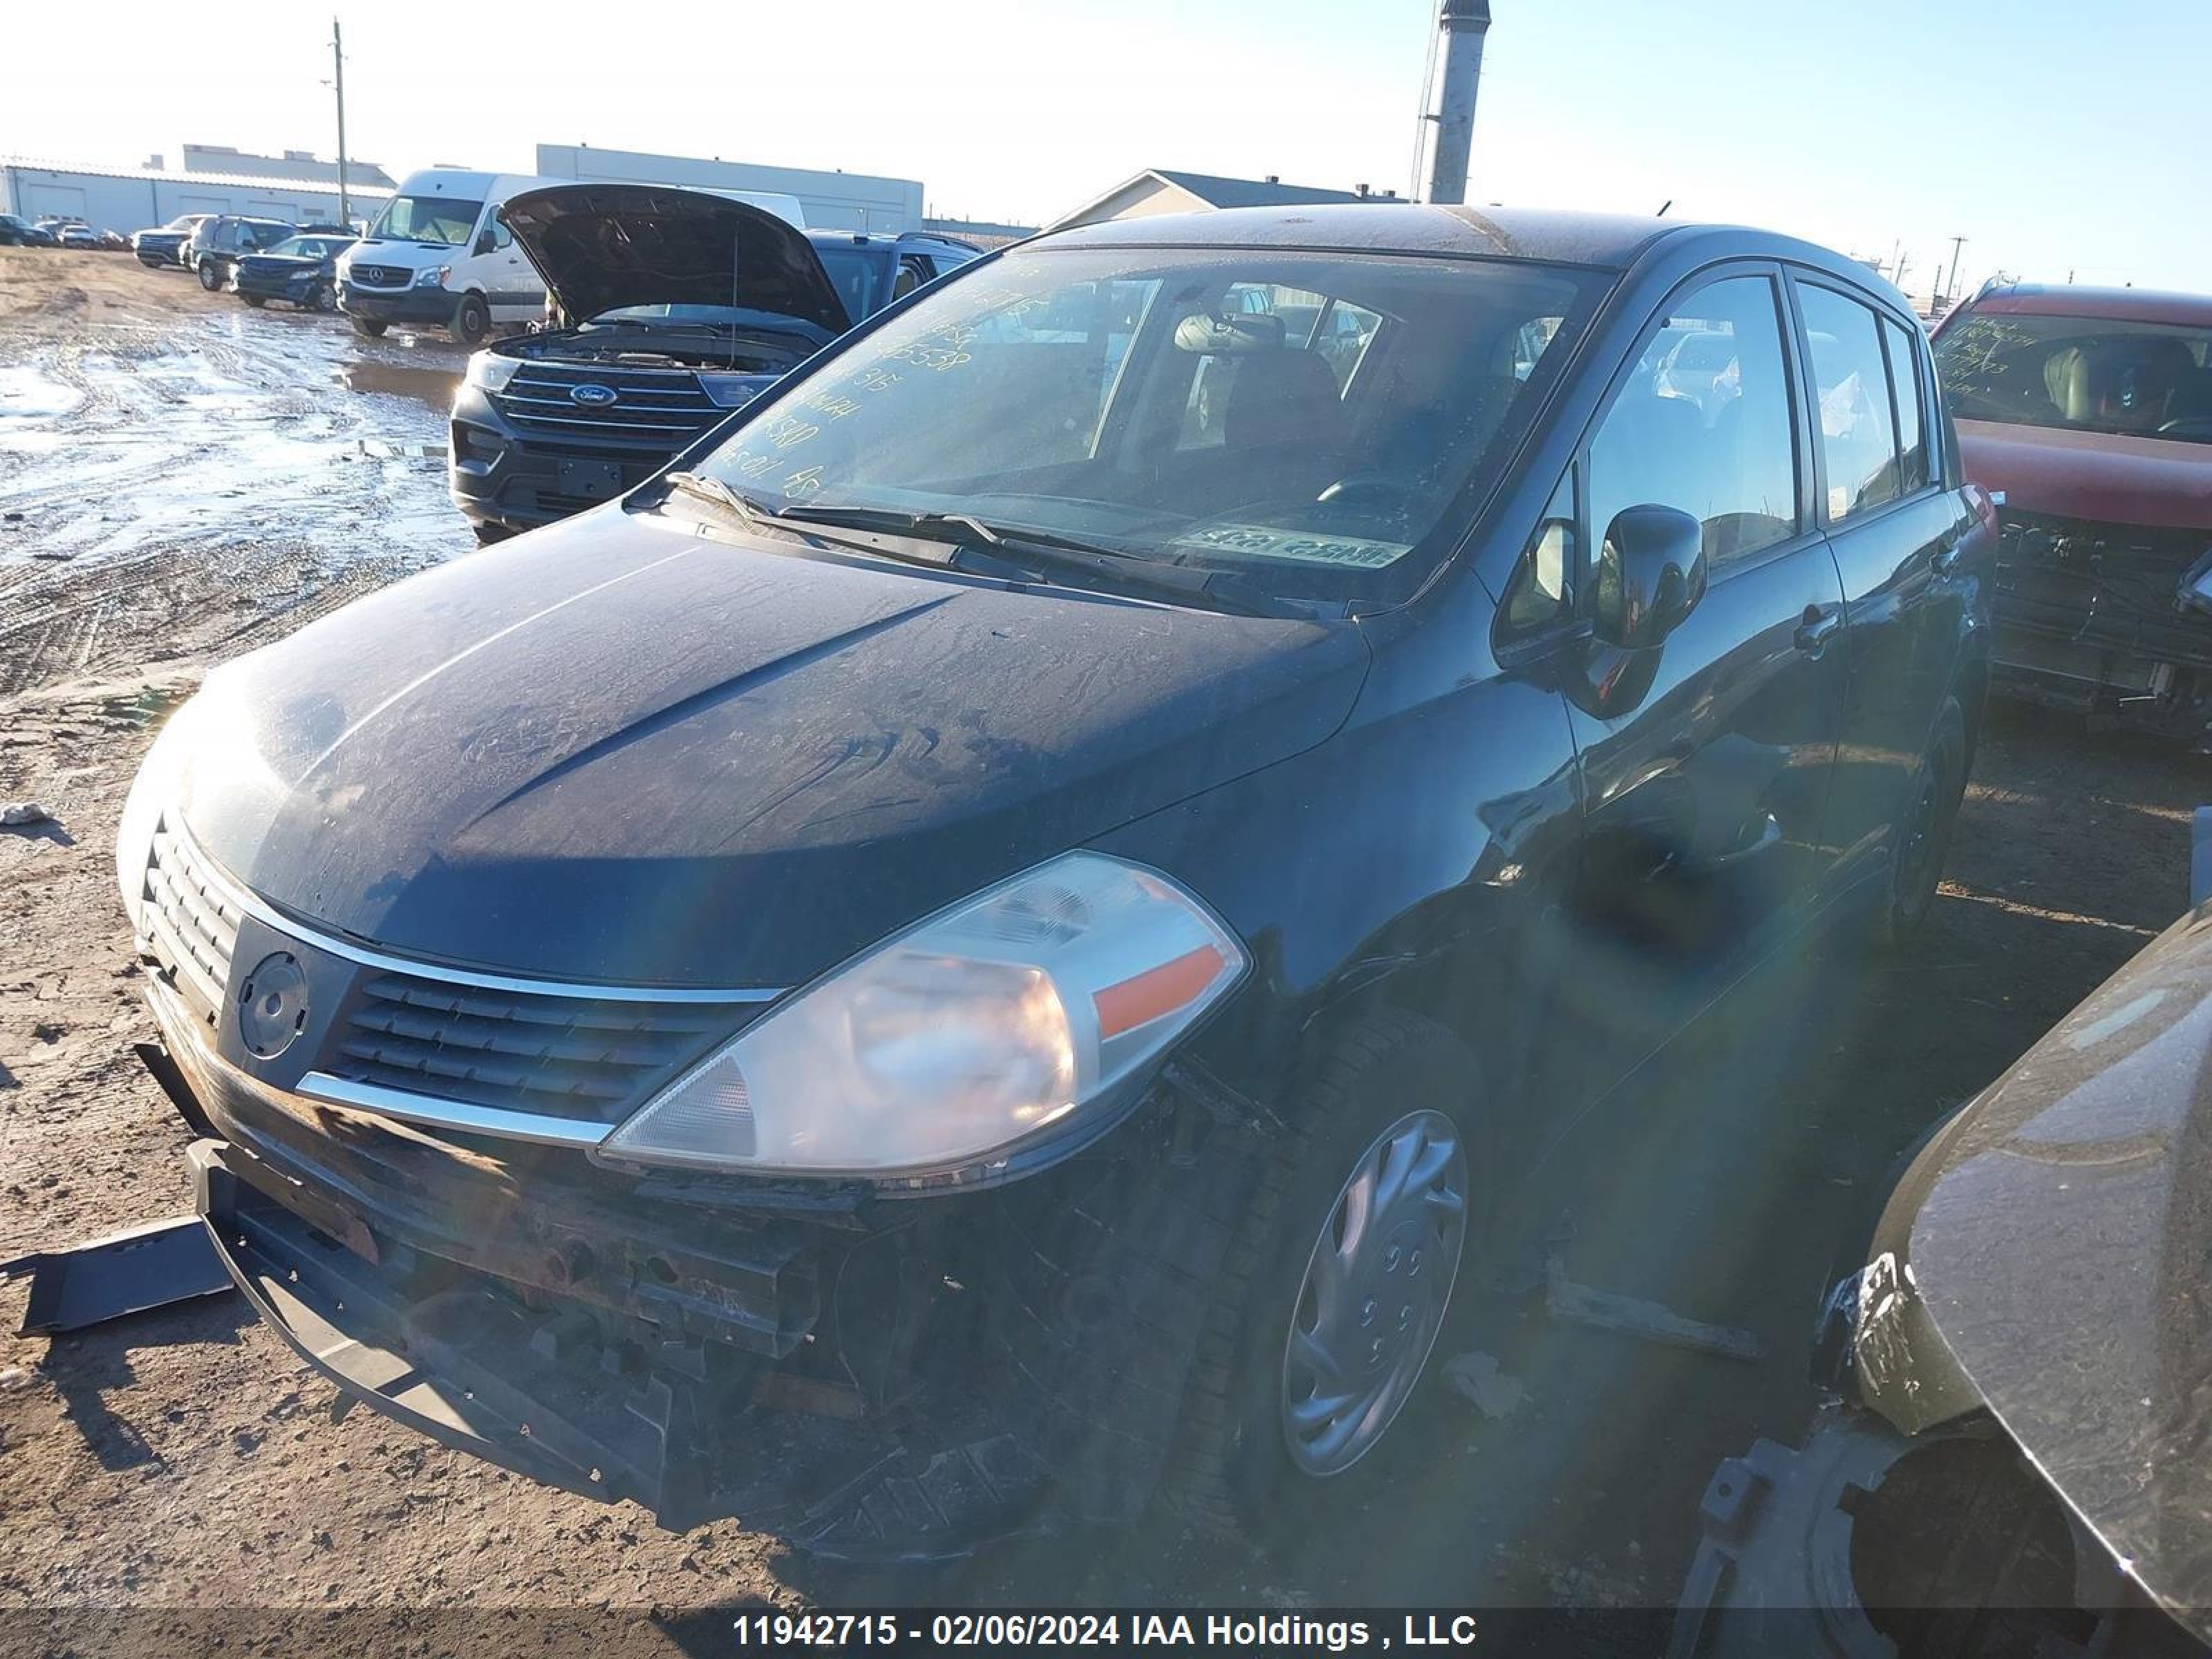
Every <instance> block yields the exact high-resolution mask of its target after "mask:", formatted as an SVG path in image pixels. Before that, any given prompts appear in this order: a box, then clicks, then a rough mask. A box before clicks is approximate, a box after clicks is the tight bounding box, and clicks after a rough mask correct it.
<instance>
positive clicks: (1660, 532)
mask: <svg viewBox="0 0 2212 1659" xmlns="http://www.w3.org/2000/svg"><path fill="white" fill-rule="evenodd" d="M1595 592H1596V600H1597V604H1596V614H1595V618H1594V624H1595V632H1596V634H1597V636H1598V638H1599V639H1601V640H1602V641H1605V643H1606V644H1607V645H1611V646H1616V647H1620V649H1621V650H1624V651H1649V650H1650V649H1651V648H1652V647H1655V646H1656V645H1658V644H1660V643H1661V642H1662V641H1664V640H1665V639H1666V637H1667V636H1668V635H1669V634H1671V633H1673V632H1674V629H1676V628H1678V627H1679V626H1680V624H1681V622H1682V619H1683V618H1684V617H1686V616H1688V615H1689V614H1690V612H1691V611H1692V610H1693V609H1695V608H1696V606H1697V603H1698V601H1699V599H1703V598H1704V597H1705V526H1703V525H1701V524H1699V522H1698V521H1697V520H1695V519H1693V518H1692V517H1691V516H1690V515H1689V514H1688V513H1685V512H1683V511H1682V510H1681V509H1680V507H1662V506H1659V505H1658V504H1657V503H1656V502H1646V503H1644V505H1642V506H1640V507H1623V508H1621V510H1620V513H1618V514H1616V515H1615V517H1614V519H1613V523H1612V524H1611V525H1609V526H1607V528H1606V532H1605V544H1604V546H1603V547H1601V549H1599V550H1598V558H1597V582H1596V588H1595Z"/></svg>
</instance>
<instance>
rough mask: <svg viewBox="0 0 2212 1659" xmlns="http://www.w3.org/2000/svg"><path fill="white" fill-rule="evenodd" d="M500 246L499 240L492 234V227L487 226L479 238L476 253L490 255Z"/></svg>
mask: <svg viewBox="0 0 2212 1659" xmlns="http://www.w3.org/2000/svg"><path fill="white" fill-rule="evenodd" d="M497 246H499V239H498V238H497V237H496V236H495V235H493V234H492V233H491V228H490V227H489V226H486V227H485V228H484V229H483V232H482V233H481V234H478V236H477V246H476V251H477V252H478V253H489V252H491V251H492V250H493V249H494V248H496V247H497Z"/></svg>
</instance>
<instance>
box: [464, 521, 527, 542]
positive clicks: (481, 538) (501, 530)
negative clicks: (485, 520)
mask: <svg viewBox="0 0 2212 1659" xmlns="http://www.w3.org/2000/svg"><path fill="white" fill-rule="evenodd" d="M469 528H470V529H471V530H473V531H474V532H476V536H477V546H478V547H490V546H492V545H494V544H496V543H499V542H504V541H511V540H513V538H514V537H515V536H516V535H517V534H518V533H519V532H515V531H513V530H510V529H508V528H507V526H505V525H503V524H477V523H474V522H471V524H470V526H469Z"/></svg>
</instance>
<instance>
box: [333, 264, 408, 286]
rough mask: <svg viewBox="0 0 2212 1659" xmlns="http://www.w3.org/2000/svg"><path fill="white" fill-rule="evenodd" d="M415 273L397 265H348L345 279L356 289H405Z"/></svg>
mask: <svg viewBox="0 0 2212 1659" xmlns="http://www.w3.org/2000/svg"><path fill="white" fill-rule="evenodd" d="M414 278H415V273H414V272H413V271H411V270H406V269H404V268H403V267H401V266H399V265H364V264H355V265H350V266H349V267H348V268H347V270H346V279H347V280H348V281H349V282H350V283H353V284H354V285H355V286H356V287H358V288H405V287H406V286H407V284H408V283H410V282H412V281H413V280H414Z"/></svg>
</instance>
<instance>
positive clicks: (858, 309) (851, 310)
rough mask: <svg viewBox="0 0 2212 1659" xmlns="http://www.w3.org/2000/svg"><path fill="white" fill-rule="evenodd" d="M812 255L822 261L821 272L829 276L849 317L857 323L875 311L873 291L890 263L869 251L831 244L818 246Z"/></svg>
mask: <svg viewBox="0 0 2212 1659" xmlns="http://www.w3.org/2000/svg"><path fill="white" fill-rule="evenodd" d="M814 252H815V256H816V257H817V258H819V259H820V260H821V261H822V269H823V270H824V271H826V272H827V273H828V274H829V286H830V287H832V288H834V289H836V290H837V297H838V298H839V299H840V300H842V301H844V305H845V314H846V315H847V316H848V317H850V318H851V319H853V320H854V321H855V322H858V321H859V320H860V319H861V318H863V317H865V316H866V315H867V314H868V313H870V312H872V311H873V310H874V309H875V308H876V307H875V303H874V299H875V293H876V289H877V287H878V283H880V281H881V277H882V272H883V269H884V265H885V264H887V263H888V262H889V261H888V258H887V256H886V255H884V254H882V253H879V252H876V251H875V250H873V249H872V248H865V247H856V246H845V247H839V246H837V245H836V243H834V242H833V243H831V244H829V246H826V247H825V246H823V245H822V244H821V243H819V242H817V243H816V244H815V245H814Z"/></svg>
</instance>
